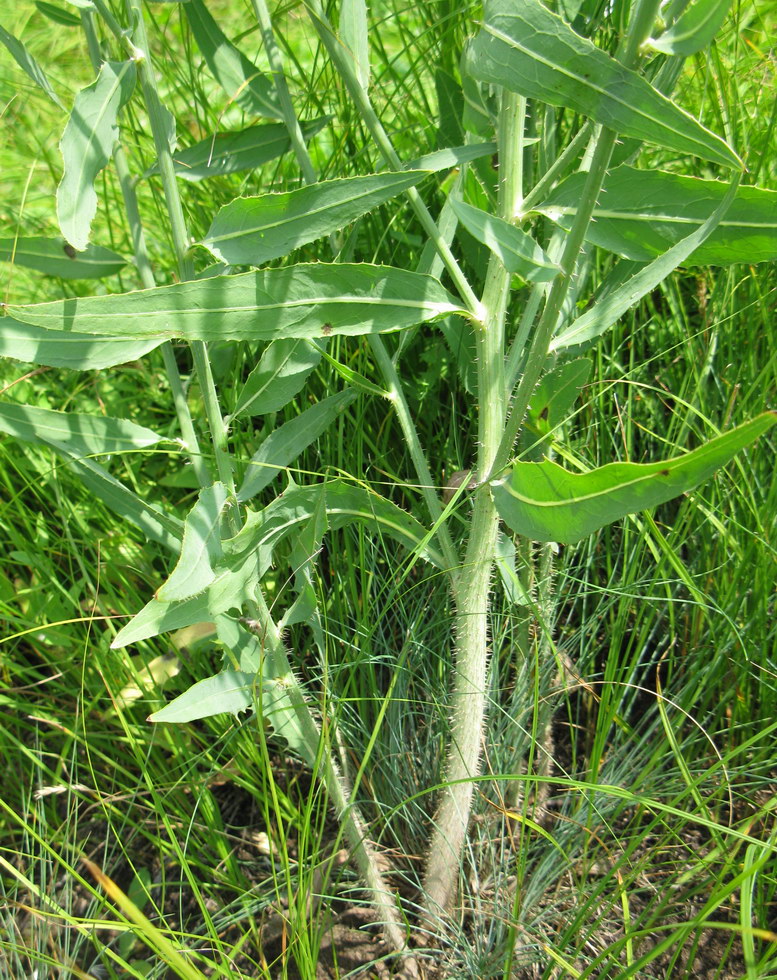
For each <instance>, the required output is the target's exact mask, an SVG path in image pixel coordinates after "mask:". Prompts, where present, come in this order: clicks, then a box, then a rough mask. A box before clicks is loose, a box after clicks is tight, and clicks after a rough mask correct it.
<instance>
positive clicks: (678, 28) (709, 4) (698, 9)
mask: <svg viewBox="0 0 777 980" xmlns="http://www.w3.org/2000/svg"><path fill="white" fill-rule="evenodd" d="M730 6H731V0H692V2H691V3H690V4H688V6H687V7H686V8H685V10H684V11H683V12H682V14H680V16H679V17H678V18H677V20H676V21H675V22H674V24H672V26H671V27H670V28H669V29H668V30H666V31H664V33H663V34H662V35H661V36H660V37H658V38H651V39H650V40H649V41H648V42H647V44H648V45H650V47H651V48H654V49H655V50H656V51H661V52H663V53H664V54H674V55H681V56H682V57H687V56H688V55H690V54H696V52H697V51H701V50H702V48H706V47H707V45H708V44H709V43H710V42H711V41H712V39H713V38H714V37H715V35H716V34H717V33H718V31H719V30H720V28H721V27H722V26H723V21H724V20H725V19H726V14H727V13H728V10H729V7H730Z"/></svg>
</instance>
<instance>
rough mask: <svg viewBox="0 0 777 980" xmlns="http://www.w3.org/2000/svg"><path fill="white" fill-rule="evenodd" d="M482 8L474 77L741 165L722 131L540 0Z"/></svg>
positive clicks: (499, 0)
mask: <svg viewBox="0 0 777 980" xmlns="http://www.w3.org/2000/svg"><path fill="white" fill-rule="evenodd" d="M484 13H485V16H484V20H483V26H482V28H481V30H480V32H479V33H478V35H477V37H476V38H475V40H474V41H473V43H472V45H471V47H470V49H469V52H468V58H467V69H468V71H469V72H471V73H472V75H473V76H474V77H476V78H479V79H480V80H481V81H485V82H490V83H492V84H496V85H502V86H504V87H505V88H507V89H509V90H510V91H512V92H517V93H518V94H519V95H524V96H528V97H530V98H533V99H539V100H540V101H542V102H547V103H548V104H550V105H555V106H565V107H567V108H569V109H574V110H575V111H576V112H579V113H581V114H582V115H584V116H586V117H588V118H590V119H593V120H594V121H595V122H598V123H601V125H603V126H606V127H607V128H608V129H612V130H615V131H616V132H617V133H619V134H622V135H624V136H631V137H634V138H635V139H639V140H647V141H648V142H650V143H656V144H658V145H659V146H665V147H668V148H669V149H672V150H678V151H679V152H681V153H693V154H694V155H696V156H698V157H701V158H702V159H703V160H711V161H712V162H714V163H719V164H722V165H723V166H724V167H733V168H735V169H738V170H739V169H742V161H741V160H740V159H739V157H738V156H737V155H736V153H734V151H733V150H732V149H731V148H730V147H729V146H728V145H727V144H726V143H725V142H724V141H723V140H722V139H721V138H720V137H719V136H716V135H715V134H714V133H711V132H710V131H709V130H707V129H705V128H704V127H703V126H702V125H701V124H700V123H699V122H697V121H696V119H694V118H693V116H691V115H689V114H688V113H687V112H685V111H684V110H683V109H681V108H679V106H677V105H675V104H674V103H673V102H671V101H670V100H669V99H667V98H666V97H665V96H663V95H661V94H660V93H659V92H658V91H656V89H654V88H653V87H652V86H651V85H650V83H649V82H648V81H647V80H646V79H644V78H643V77H642V76H641V75H638V74H637V73H636V72H634V71H631V70H630V69H628V68H625V67H624V66H623V65H621V64H620V63H619V62H618V61H616V60H615V59H614V58H611V57H610V56H609V55H608V54H606V53H605V52H604V51H601V50H599V49H598V48H596V47H595V46H594V45H593V44H592V43H591V41H589V40H588V39H587V38H583V37H580V35H579V34H576V33H575V32H574V31H573V30H572V28H571V27H569V25H568V24H566V23H565V22H564V21H563V20H562V19H561V18H560V17H559V16H558V15H556V14H554V13H552V12H551V11H550V10H548V9H547V8H546V7H544V6H543V5H542V3H540V0H521V3H520V4H516V3H515V2H514V0H486V4H485V9H484ZM465 96H466V87H465Z"/></svg>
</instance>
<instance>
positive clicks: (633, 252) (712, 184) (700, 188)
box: [537, 166, 777, 265]
mask: <svg viewBox="0 0 777 980" xmlns="http://www.w3.org/2000/svg"><path fill="white" fill-rule="evenodd" d="M584 180H585V174H573V175H572V176H571V177H568V178H567V179H566V180H564V181H562V182H561V183H560V184H559V185H558V187H556V188H555V190H554V191H552V192H551V194H549V195H548V197H547V199H546V200H545V201H544V202H543V203H542V204H541V205H540V206H539V207H538V208H537V210H539V211H541V212H542V213H543V214H546V215H547V216H548V217H549V218H550V219H551V220H552V221H555V222H556V223H557V224H560V225H561V226H562V227H563V228H566V229H569V228H570V227H571V226H572V221H573V220H574V216H575V213H576V211H577V206H578V204H579V203H580V193H581V189H582V186H583V181H584ZM728 189H729V185H728V184H726V183H723V182H722V181H718V180H700V179H698V178H697V177H681V176H679V175H678V174H670V173H664V172H663V171H661V170H636V169H635V168H634V167H626V166H623V167H617V168H616V169H615V170H613V171H612V172H611V173H610V174H608V175H607V177H606V178H605V181H604V187H603V188H602V191H601V193H600V194H599V200H598V202H597V205H596V208H595V209H594V213H593V218H594V220H593V221H591V222H590V224H589V226H588V231H587V236H586V237H587V238H588V241H590V242H593V244H595V245H599V246H600V247H601V248H606V249H607V250H608V251H610V252H615V253H616V254H618V255H622V256H623V257H624V258H629V259H634V260H635V261H637V262H649V261H650V260H651V259H654V258H655V257H656V256H657V255H660V254H661V253H663V252H665V251H666V250H667V249H668V248H669V247H671V246H672V245H676V244H677V243H678V242H679V241H681V240H682V239H683V238H685V237H686V236H687V235H688V234H689V232H691V231H692V230H694V229H695V228H698V226H699V225H700V224H702V222H704V221H707V219H708V218H710V216H711V215H712V214H713V213H714V212H715V210H716V209H717V208H718V207H720V205H721V203H722V201H723V200H724V198H725V197H726V193H727V191H728ZM775 258H777V191H770V190H763V189H762V188H760V187H740V188H739V190H738V191H737V193H736V197H735V198H734V200H733V202H732V203H731V206H730V207H729V208H728V210H727V212H726V214H725V216H724V217H723V219H722V220H721V221H720V222H719V223H718V224H717V226H716V227H715V228H714V229H713V230H712V231H711V233H710V234H709V236H708V237H707V238H706V240H705V241H704V242H703V243H702V244H700V245H699V247H698V248H696V249H694V250H693V251H692V252H691V253H690V254H689V255H688V256H687V257H686V258H685V259H684V260H683V262H684V263H685V265H728V264H730V263H732V262H748V263H754V262H769V261H773V260H774V259H775Z"/></svg>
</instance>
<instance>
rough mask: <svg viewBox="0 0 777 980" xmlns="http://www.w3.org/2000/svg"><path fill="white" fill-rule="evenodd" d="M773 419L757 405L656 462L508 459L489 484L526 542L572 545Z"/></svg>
mask: <svg viewBox="0 0 777 980" xmlns="http://www.w3.org/2000/svg"><path fill="white" fill-rule="evenodd" d="M775 422H777V412H765V413H764V414H763V415H759V416H757V417H756V418H754V419H752V420H751V421H749V422H745V423H744V424H743V425H740V426H739V427H738V428H736V429H732V430H731V431H730V432H726V433H724V434H723V435H721V436H718V437H717V438H716V439H711V440H710V441H709V442H708V443H706V444H705V445H703V446H700V447H699V448H698V449H695V450H693V452H690V453H686V454H685V455H684V456H678V457H676V458H674V459H666V460H661V461H660V462H658V463H610V464H608V465H607V466H601V467H599V468H597V469H595V470H591V471H590V472H589V473H570V472H569V471H568V470H565V469H563V468H562V467H561V466H558V465H557V464H556V463H552V462H549V461H546V462H543V463H515V464H514V465H513V467H512V469H511V470H510V471H509V472H508V473H507V475H506V476H504V477H503V478H501V479H500V480H496V481H494V482H493V483H492V486H493V493H494V502H495V503H496V507H497V510H498V511H499V514H500V515H501V517H502V519H503V520H504V522H505V524H507V526H508V527H509V528H510V529H511V530H512V531H514V532H515V533H516V534H522V535H524V536H525V537H527V538H530V539H532V540H534V541H559V542H562V543H563V544H574V543H575V542H576V541H580V540H581V539H582V538H584V537H586V536H587V535H589V534H592V533H593V532H594V531H597V530H598V529H599V528H601V527H604V526H605V525H606V524H612V522H613V521H617V520H619V519H620V518H621V517H625V516H626V515H627V514H635V513H637V512H638V511H641V510H646V509H648V508H651V507H656V506H658V505H659V504H662V503H664V502H665V501H667V500H671V499H672V498H673V497H677V496H679V495H680V494H682V493H685V492H686V491H688V490H692V489H693V488H694V487H696V486H698V485H699V484H700V483H703V482H704V481H705V480H707V479H709V477H710V476H712V474H713V473H714V472H715V470H717V469H719V468H720V467H721V466H723V465H725V464H726V463H727V462H729V460H731V459H732V458H733V457H734V456H735V455H736V453H738V452H739V451H740V450H742V449H744V448H745V447H746V446H749V445H750V443H752V442H753V441H754V440H755V439H757V438H758V436H760V435H761V434H762V433H764V432H766V431H767V430H768V429H769V428H771V426H772V425H774V423H775Z"/></svg>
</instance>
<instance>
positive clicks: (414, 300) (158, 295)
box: [9, 263, 463, 341]
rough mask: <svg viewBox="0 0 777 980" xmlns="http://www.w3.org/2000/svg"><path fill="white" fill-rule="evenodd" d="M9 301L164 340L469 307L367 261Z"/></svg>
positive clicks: (351, 325) (367, 329)
mask: <svg viewBox="0 0 777 980" xmlns="http://www.w3.org/2000/svg"><path fill="white" fill-rule="evenodd" d="M9 310H10V311H11V312H13V313H14V314H15V315H17V316H18V317H19V319H21V320H22V321H24V322H26V323H32V324H33V325H35V326H42V327H46V328H48V329H49V330H51V331H57V332H63V333H67V332H70V331H75V332H77V333H95V334H99V335H101V336H117V337H122V338H124V339H125V340H127V339H130V338H136V339H139V338H143V337H153V338H154V339H156V340H157V341H161V340H166V339H171V338H174V337H179V338H182V339H185V340H211V341H222V340H250V341H257V340H275V339H276V338H279V337H284V338H289V337H291V338H294V337H307V338H308V339H311V340H312V339H316V340H317V339H320V338H322V337H328V336H330V334H346V335H349V336H360V335H362V334H368V333H382V332H387V331H393V330H402V329H404V328H405V327H410V326H413V325H414V324H416V323H422V322H424V321H425V320H433V319H435V318H436V317H438V316H445V315H447V314H448V313H460V312H463V311H462V310H461V308H460V306H459V305H458V304H457V303H456V302H455V300H454V299H453V297H452V296H451V295H450V294H449V293H448V292H446V290H445V289H443V287H442V286H441V285H440V283H439V282H438V281H437V279H433V278H432V277H431V276H422V275H418V274H417V273H414V272H406V271H405V270H403V269H394V268H391V266H377V265H368V264H366V263H365V264H361V265H347V264H345V263H342V264H336V265H325V264H324V263H312V264H309V265H305V264H303V265H295V266H289V267H287V268H285V269H265V270H262V271H261V272H247V273H244V274H242V275H239V276H217V277H216V278H213V279H203V280H200V281H194V282H181V283H175V284H173V285H171V286H159V287H157V288H156V289H143V290H138V291H137V292H132V293H119V294H116V295H114V296H86V297H75V298H71V299H66V300H57V301H55V302H52V303H40V304H37V305H34V306H18V307H14V306H10V307H9Z"/></svg>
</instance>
